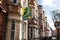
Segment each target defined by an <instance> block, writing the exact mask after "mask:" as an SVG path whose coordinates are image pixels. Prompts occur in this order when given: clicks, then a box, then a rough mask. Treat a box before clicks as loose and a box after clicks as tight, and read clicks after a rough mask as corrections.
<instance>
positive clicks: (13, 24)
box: [12, 21, 15, 30]
mask: <svg viewBox="0 0 60 40" xmlns="http://www.w3.org/2000/svg"><path fill="white" fill-rule="evenodd" d="M12 30H15V21H12Z"/></svg>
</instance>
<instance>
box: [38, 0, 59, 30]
mask: <svg viewBox="0 0 60 40" xmlns="http://www.w3.org/2000/svg"><path fill="white" fill-rule="evenodd" d="M38 4H39V5H42V6H43V10H44V11H45V15H46V16H47V21H48V23H49V25H50V27H51V28H52V29H53V30H55V29H56V28H55V27H54V23H53V20H52V13H51V11H53V10H57V9H60V0H38Z"/></svg>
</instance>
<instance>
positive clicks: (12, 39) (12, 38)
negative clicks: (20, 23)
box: [11, 31, 15, 40]
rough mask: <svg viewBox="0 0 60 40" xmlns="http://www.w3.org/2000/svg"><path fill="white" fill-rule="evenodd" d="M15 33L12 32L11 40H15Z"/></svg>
mask: <svg viewBox="0 0 60 40" xmlns="http://www.w3.org/2000/svg"><path fill="white" fill-rule="evenodd" d="M14 33H15V32H14V31H11V40H14Z"/></svg>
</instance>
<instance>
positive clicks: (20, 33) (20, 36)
mask: <svg viewBox="0 0 60 40" xmlns="http://www.w3.org/2000/svg"><path fill="white" fill-rule="evenodd" d="M23 1H24V0H21V6H22V7H23ZM20 9H21V10H20V13H21V16H20V21H21V22H20V30H19V40H21V39H22V8H20Z"/></svg>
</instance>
